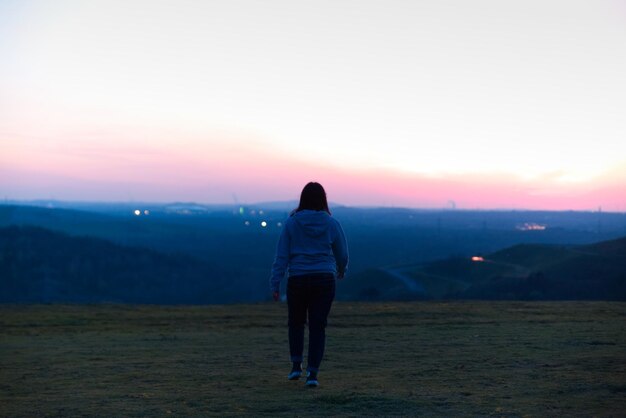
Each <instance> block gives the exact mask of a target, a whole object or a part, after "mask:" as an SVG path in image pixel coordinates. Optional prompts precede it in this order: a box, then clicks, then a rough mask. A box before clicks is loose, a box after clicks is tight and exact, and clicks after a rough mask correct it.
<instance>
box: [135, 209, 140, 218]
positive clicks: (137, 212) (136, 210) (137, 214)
mask: <svg viewBox="0 0 626 418" xmlns="http://www.w3.org/2000/svg"><path fill="white" fill-rule="evenodd" d="M133 213H134V214H135V216H139V215H141V211H140V210H139V209H135V211H134V212H133Z"/></svg>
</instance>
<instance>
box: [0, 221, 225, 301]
mask: <svg viewBox="0 0 626 418" xmlns="http://www.w3.org/2000/svg"><path fill="white" fill-rule="evenodd" d="M225 277H226V276H225V273H224V272H221V271H218V270H217V269H216V268H214V267H212V266H210V265H208V264H206V263H204V262H201V261H199V260H196V259H194V258H191V257H188V256H183V255H166V254H160V253H158V252H155V251H152V250H148V249H143V248H132V247H123V246H120V245H116V244H113V243H110V242H107V241H105V240H102V239H97V238H90V237H70V236H67V235H65V234H61V233H57V232H52V231H49V230H45V229H42V228H37V227H9V228H2V229H0V302H59V301H63V302H103V301H106V302H134V303H217V302H221V301H223V300H224V299H225V297H226V295H225V291H224V287H225V286H224V278H225Z"/></svg>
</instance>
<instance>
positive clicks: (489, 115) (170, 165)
mask: <svg viewBox="0 0 626 418" xmlns="http://www.w3.org/2000/svg"><path fill="white" fill-rule="evenodd" d="M625 18H626V17H625V15H624V7H623V4H621V3H620V2H615V1H612V0H598V1H594V2H572V1H570V0H549V1H524V2H501V1H490V0H477V1H476V2H467V1H465V0H451V1H446V2H436V1H434V2H407V1H403V0H388V1H386V2H368V1H357V2H351V1H345V2H336V1H330V0H329V1H326V0H320V1H318V2H315V3H307V2H291V1H280V0H269V1H268V2H257V1H253V0H241V1H237V2H229V1H224V2H205V1H193V0H192V1H186V2H167V1H166V2H159V1H156V2H155V1H148V0H135V1H132V2H126V1H116V0H110V1H99V0H94V1H85V2H81V1H78V2H77V1H72V0H55V1H53V2H50V1H44V0H29V1H24V2H21V1H20V2H0V39H3V40H7V42H0V62H1V63H2V65H0V197H4V198H6V199H17V200H30V199H50V198H54V199H59V200H89V201H128V200H135V201H158V202H165V201H197V202H201V203H233V201H234V200H235V199H236V200H238V201H239V202H241V203H252V202H258V201H272V200H293V199H295V198H297V197H298V195H299V192H300V190H301V188H302V186H303V185H304V184H305V183H306V182H308V181H310V180H317V181H320V182H322V183H323V184H324V185H325V187H326V188H327V189H328V193H329V197H330V199H331V200H332V201H334V202H337V203H340V204H346V205H367V206H409V207H423V208H441V207H449V206H450V205H452V204H453V203H454V204H455V205H456V207H458V208H465V209H476V208H480V209H510V208H517V209H553V210H563V209H574V210H597V208H598V207H600V206H601V207H602V208H603V210H605V211H626V117H624V115H626V77H624V74H626V48H624V45H626V25H625V24H624V23H625V20H624V19H625Z"/></svg>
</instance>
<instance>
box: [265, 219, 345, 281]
mask: <svg viewBox="0 0 626 418" xmlns="http://www.w3.org/2000/svg"><path fill="white" fill-rule="evenodd" d="M347 265H348V244H347V242H346V236H345V235H344V233H343V229H341V225H339V222H338V221H337V220H335V218H333V217H332V216H330V215H329V214H328V213H327V212H326V211H315V210H306V209H305V210H301V211H299V212H296V213H294V214H293V215H291V216H290V217H289V218H288V219H287V220H286V221H285V226H284V227H283V230H282V232H281V234H280V239H279V240H278V246H277V248H276V258H275V259H274V264H273V266H272V278H271V279H270V288H271V290H272V291H273V292H278V290H279V288H280V281H281V280H282V278H283V277H284V276H285V272H287V271H288V273H289V276H298V275H302V274H309V273H332V274H336V273H339V274H340V275H343V274H344V272H345V270H346V267H347Z"/></svg>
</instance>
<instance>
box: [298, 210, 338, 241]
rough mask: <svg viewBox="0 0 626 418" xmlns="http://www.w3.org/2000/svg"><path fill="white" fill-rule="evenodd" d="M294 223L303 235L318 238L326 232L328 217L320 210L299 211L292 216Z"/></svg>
mask: <svg viewBox="0 0 626 418" xmlns="http://www.w3.org/2000/svg"><path fill="white" fill-rule="evenodd" d="M293 218H294V220H295V221H296V223H297V224H298V225H299V226H300V227H301V228H302V230H303V231H304V233H305V234H306V235H308V236H310V237H319V236H321V235H323V234H325V233H326V231H327V230H328V227H329V224H330V222H328V221H329V218H330V215H329V214H328V213H327V212H325V211H323V210H321V211H316V210H308V209H305V210H301V211H300V212H296V213H295V214H294V215H293Z"/></svg>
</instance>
